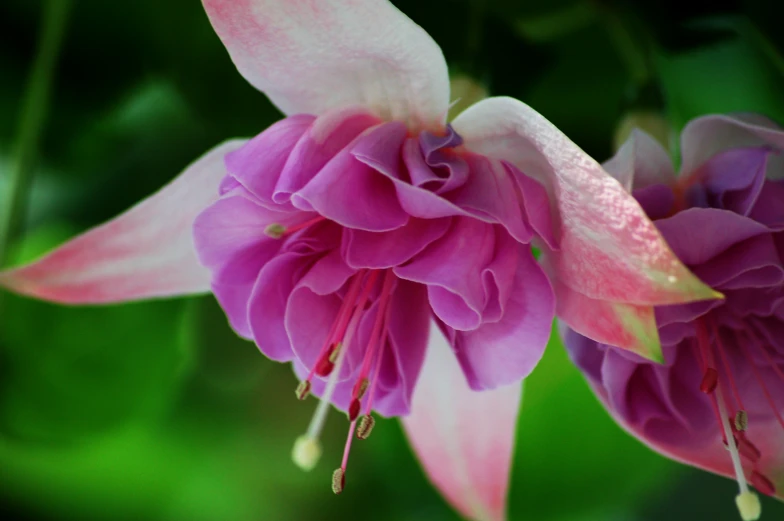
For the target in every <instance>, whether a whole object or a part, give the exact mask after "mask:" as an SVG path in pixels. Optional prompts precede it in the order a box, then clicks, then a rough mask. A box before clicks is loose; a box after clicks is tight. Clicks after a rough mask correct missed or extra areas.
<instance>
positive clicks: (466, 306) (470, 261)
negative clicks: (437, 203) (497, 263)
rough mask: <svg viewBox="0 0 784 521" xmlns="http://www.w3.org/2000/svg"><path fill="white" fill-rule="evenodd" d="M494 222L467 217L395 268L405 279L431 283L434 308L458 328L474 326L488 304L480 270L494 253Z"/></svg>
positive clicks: (429, 289) (430, 293)
mask: <svg viewBox="0 0 784 521" xmlns="http://www.w3.org/2000/svg"><path fill="white" fill-rule="evenodd" d="M495 235H496V234H495V232H494V230H493V225H490V224H486V223H483V222H480V221H477V220H475V219H471V218H467V217H457V218H454V219H452V227H451V228H450V230H449V231H448V232H447V233H446V234H445V235H444V236H443V237H442V238H441V239H439V240H438V241H436V242H434V243H432V244H431V245H430V246H428V247H427V249H425V251H423V252H422V253H421V254H419V255H417V256H416V257H415V258H414V259H413V260H412V261H411V262H410V263H409V264H406V265H405V266H398V267H396V268H395V274H396V275H397V276H398V277H401V278H403V279H407V280H411V281H414V282H419V283H422V284H427V285H428V292H429V297H430V304H431V306H433V311H434V312H435V313H436V315H438V316H439V318H441V320H443V321H444V322H445V323H447V324H448V325H449V326H451V327H454V328H455V329H461V330H465V329H475V328H476V327H477V326H478V325H479V324H480V323H481V314H482V311H483V310H484V307H485V289H484V285H483V281H482V275H481V269H482V268H484V267H485V266H486V265H487V264H488V263H489V262H490V261H491V260H492V258H493V255H494V252H495Z"/></svg>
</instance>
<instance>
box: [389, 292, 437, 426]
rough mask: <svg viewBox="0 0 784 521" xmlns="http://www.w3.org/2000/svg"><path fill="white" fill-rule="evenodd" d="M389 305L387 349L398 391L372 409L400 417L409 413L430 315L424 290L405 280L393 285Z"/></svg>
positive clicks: (422, 357) (427, 332) (423, 359)
mask: <svg viewBox="0 0 784 521" xmlns="http://www.w3.org/2000/svg"><path fill="white" fill-rule="evenodd" d="M390 305H391V306H392V307H391V313H390V315H389V343H388V346H389V348H391V349H392V351H393V353H394V355H395V356H394V360H395V361H396V364H397V366H396V369H397V374H398V377H399V378H400V385H398V386H397V388H398V389H399V390H400V391H399V393H398V395H397V396H396V399H395V400H394V401H392V400H387V402H388V403H385V402H384V401H383V399H382V400H380V401H379V402H377V403H376V406H375V407H376V410H378V411H379V412H380V413H382V414H385V415H387V416H400V415H406V414H408V413H409V411H410V410H411V398H412V395H413V393H414V389H415V386H416V385H417V382H418V381H419V379H420V371H421V370H422V364H423V363H424V361H425V349H426V348H427V346H428V334H429V330H430V322H431V312H430V306H429V305H428V301H427V293H426V291H425V287H424V286H422V285H421V284H414V283H411V282H408V281H405V280H398V281H397V287H396V288H395V292H394V293H393V294H392V301H391V303H390Z"/></svg>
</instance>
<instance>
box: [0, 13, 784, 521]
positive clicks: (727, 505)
mask: <svg viewBox="0 0 784 521" xmlns="http://www.w3.org/2000/svg"><path fill="white" fill-rule="evenodd" d="M394 3H395V4H396V5H398V6H399V7H400V9H402V10H403V11H404V12H405V13H406V14H408V15H409V16H410V17H411V18H413V19H414V20H415V21H416V22H417V23H419V24H420V25H422V26H423V27H424V28H425V29H426V30H427V31H428V32H430V34H431V35H432V36H433V37H434V38H435V40H436V41H437V42H438V43H439V44H440V45H441V46H442V48H443V49H444V52H445V55H446V57H447V60H448V61H449V63H450V67H451V68H452V70H453V72H457V73H461V74H467V75H470V76H472V77H473V78H475V79H476V80H477V81H479V82H481V83H482V84H483V85H484V86H485V87H486V88H487V89H488V90H489V91H490V92H491V93H492V94H505V95H510V96H514V97H517V98H520V99H522V100H523V101H526V102H527V103H529V104H530V105H532V106H533V107H534V108H536V109H537V110H539V111H540V112H541V113H543V114H544V115H545V116H546V117H548V118H549V119H550V120H551V121H553V122H554V123H555V124H556V125H558V126H559V127H560V128H561V129H562V130H563V131H564V132H566V133H567V134H568V135H569V136H570V137H571V138H572V139H573V140H574V141H576V142H577V143H578V144H579V145H580V146H582V147H583V148H584V149H585V150H586V151H588V152H589V153H590V154H592V155H593V156H594V157H595V158H596V159H598V160H604V159H606V158H607V157H609V156H610V154H611V153H612V143H613V136H614V134H615V133H616V129H617V128H618V125H619V123H620V122H621V120H622V119H623V118H624V117H627V116H628V115H629V114H636V113H639V112H640V111H654V112H656V113H660V114H661V115H663V116H664V117H666V118H667V119H668V121H669V123H670V124H671V125H672V126H673V128H674V129H678V128H680V127H681V126H682V125H683V123H684V122H685V121H687V120H688V119H689V118H692V117H695V116H698V115H701V114H705V113H709V112H726V111H734V110H745V111H759V112H762V113H764V114H766V115H768V116H769V117H772V118H774V119H778V120H780V121H784V95H783V93H784V90H782V86H784V59H783V58H782V54H781V50H782V49H784V45H782V44H783V43H784V40H782V36H779V35H780V34H782V33H780V32H777V31H778V29H777V24H776V20H780V19H781V14H782V13H781V9H780V8H777V4H778V3H779V2H776V1H774V0H771V1H751V2H722V1H718V2H710V3H705V4H704V5H703V4H701V3H697V2H689V1H686V0H682V1H680V2H661V1H643V2H637V1H631V0H629V1H628V2H623V1H610V0H608V1H576V0H557V1H548V0H486V1H482V0H473V1H472V0H462V1H461V0H453V1H447V0H443V1H439V0H431V1H427V2H423V1H422V0H401V1H399V2H394ZM51 9H58V10H57V11H55V12H54V15H52V16H50V17H49V22H50V23H54V25H60V26H61V27H62V28H63V31H64V32H63V37H62V42H61V43H59V44H57V45H54V46H53V47H52V49H53V50H55V51H59V55H58V56H57V57H56V60H55V61H54V63H55V65H54V69H53V70H54V71H55V72H56V74H55V77H54V84H53V86H52V91H51V100H50V106H49V110H48V113H47V114H46V116H47V117H46V119H45V121H44V124H43V125H42V127H41V132H40V141H39V143H38V144H37V145H36V146H35V147H31V148H30V149H29V151H30V152H31V154H30V157H31V159H32V161H31V163H30V164H31V166H32V167H33V168H32V170H31V171H32V172H33V173H34V181H33V183H32V185H31V186H30V191H29V198H28V201H29V204H28V205H27V207H26V211H25V212H24V214H23V215H24V219H23V222H22V226H21V227H20V228H19V230H18V233H17V234H15V236H13V237H11V241H10V242H11V244H12V249H11V260H12V261H21V260H23V259H29V258H32V257H33V256H35V255H37V254H40V253H41V252H43V251H45V250H46V249H48V248H50V247H51V246H53V245H55V244H58V243H59V242H61V241H62V240H64V239H66V238H67V237H70V236H72V235H73V234H75V233H78V232H79V231H81V230H84V229H86V228H88V227H89V226H91V225H94V224H96V223H99V222H101V221H103V220H105V219H107V218H109V217H112V216H114V215H116V214H117V213H119V212H121V211H122V210H124V209H126V208H127V207H128V206H130V205H131V204H133V203H134V202H135V201H138V200H139V199H141V198H143V197H144V196H146V195H148V194H150V193H152V192H153V191H155V190H156V189H157V188H158V187H160V186H161V185H163V184H164V183H165V182H166V181H167V180H169V179H170V178H171V177H173V176H174V175H176V174H177V173H178V172H179V171H180V170H181V169H182V168H183V167H184V166H185V165H186V164H188V163H189V162H190V161H191V160H192V159H194V158H195V157H197V156H198V155H200V154H201V153H202V152H203V151H205V150H206V149H207V148H209V147H211V146H213V145H215V144H216V143H218V142H220V141H222V140H224V139H226V138H229V137H235V136H251V135H253V134H255V133H258V132H260V131H261V130H263V129H264V128H265V127H266V126H267V125H269V124H270V123H271V122H273V121H275V120H276V119H278V118H279V117H280V115H279V114H278V113H277V111H276V110H275V109H274V108H273V107H272V106H271V105H270V104H269V102H268V101H267V100H266V99H265V98H264V97H263V96H262V95H260V94H258V93H257V92H255V91H254V90H253V88H252V87H250V86H249V85H248V84H246V83H245V81H244V80H243V79H242V78H241V77H240V76H239V75H238V74H237V72H236V70H235V69H234V67H233V65H232V64H231V62H230V60H229V58H228V55H227V54H226V52H225V50H224V49H223V47H222V45H221V44H220V42H219V40H218V38H217V37H216V36H215V34H214V33H213V31H212V29H211V27H210V25H209V23H208V21H207V18H206V16H205V14H204V12H203V9H202V7H201V4H200V2H198V1H197V0H165V1H162V0H136V1H134V2H107V1H106V0H78V1H77V0H71V1H64V0H51V1H49V2H43V1H32V0H2V2H0V116H2V117H0V197H2V198H1V199H0V200H2V201H6V192H7V191H8V190H9V171H10V165H11V164H12V162H13V161H14V159H15V158H16V157H17V156H18V153H19V148H18V143H19V141H18V136H19V134H20V128H22V129H23V128H24V126H23V124H21V125H20V122H24V121H27V122H29V121H30V120H31V118H35V117H36V115H35V114H32V115H31V114H30V111H29V110H27V109H25V106H24V102H23V100H24V99H25V96H26V93H27V92H29V89H30V88H40V85H37V86H36V85H32V86H31V83H30V75H31V69H32V66H33V65H32V64H33V63H34V60H35V57H36V55H37V50H38V49H39V47H40V46H39V40H40V33H41V27H42V23H43V22H42V20H44V18H45V13H46V12H47V10H49V11H48V12H49V13H50V14H51V13H52V11H51ZM52 49H50V50H52ZM50 54H51V56H50V57H51V58H55V56H54V54H55V53H53V52H52V53H50ZM44 81H45V80H44ZM34 83H35V82H34ZM39 83H40V82H39ZM41 96H42V98H41V99H44V98H46V95H45V92H44V93H43V94H42V95H41ZM33 106H34V108H35V110H40V112H41V114H44V113H45V112H46V111H45V110H41V109H45V108H46V105H45V104H42V103H34V104H33ZM42 121H43V120H42ZM33 130H34V129H33ZM21 132H25V130H21ZM33 134H35V132H33ZM33 141H35V140H33ZM3 204H5V203H3ZM2 299H3V300H2V308H1V310H0V313H1V315H0V514H4V518H6V519H8V518H11V519H19V520H50V519H51V520H55V519H56V520H71V519H75V520H76V519H78V520H87V521H89V520H108V519H111V520H113V521H122V520H125V519H128V520H130V519H134V520H145V521H146V520H150V521H153V520H160V521H213V520H221V521H235V520H236V521H246V520H259V519H263V520H266V521H274V520H287V521H288V520H304V519H325V520H330V519H352V520H353V519H374V520H382V521H383V520H406V521H409V520H410V521H417V520H429V521H430V520H432V521H441V520H445V521H446V520H455V519H457V517H456V515H455V514H454V513H453V512H452V511H451V510H450V509H449V507H448V506H447V505H446V504H445V503H444V502H443V500H442V499H441V498H440V497H439V495H438V494H437V493H436V492H435V490H433V489H432V487H431V486H430V485H429V483H428V482H427V480H426V478H425V477H424V475H423V474H422V472H421V470H420V468H419V466H418V464H417V462H416V461H415V460H414V458H413V456H412V454H411V452H410V449H409V448H408V445H407V443H406V441H405V439H404V437H403V434H402V431H401V429H400V426H399V424H398V422H396V421H381V422H380V424H379V425H378V426H377V427H376V430H375V431H374V434H373V437H372V438H371V440H370V441H369V442H367V443H362V444H361V446H356V447H355V450H354V452H353V453H352V461H351V468H350V470H349V476H348V485H347V488H346V491H345V492H344V494H343V495H342V496H340V497H334V496H333V495H332V492H331V491H330V487H329V482H330V474H331V470H332V468H333V467H334V466H335V465H336V462H337V461H338V458H339V457H340V451H341V450H342V446H343V441H344V438H345V429H346V424H345V421H344V420H343V419H341V418H340V417H339V416H338V415H334V416H333V418H332V420H331V421H330V422H329V423H328V427H327V436H326V438H325V440H324V448H325V456H324V458H323V460H322V463H321V465H320V466H319V467H318V468H317V469H316V470H315V471H313V472H312V473H309V474H307V473H302V472H300V471H299V470H298V469H297V468H295V467H294V465H293V464H292V463H290V460H289V453H290V447H291V444H292V442H293V440H294V439H295V438H296V436H298V435H299V434H300V433H301V432H302V431H303V429H304V428H305V426H306V424H307V421H308V419H309V417H310V415H311V413H312V410H313V406H314V403H315V402H313V401H308V402H305V403H301V402H298V401H296V400H295V399H294V395H293V392H292V391H293V389H294V387H295V385H296V381H295V379H294V376H293V374H292V372H291V370H290V368H289V367H288V366H283V365H278V364H275V363H272V362H269V361H268V360H266V359H264V357H263V356H261V355H260V354H259V352H258V351H257V349H256V348H255V347H254V346H253V345H252V344H250V343H247V342H244V341H242V340H240V339H238V338H237V337H236V336H235V335H234V334H233V333H232V331H231V330H230V329H229V328H228V326H227V324H226V320H225V318H224V316H223V314H222V312H221V310H220V309H219V308H218V306H217V305H216V303H215V301H214V300H213V299H212V298H211V297H203V298H194V299H181V300H171V301H157V302H149V303H140V304H131V305H120V306H109V307H102V308H79V309H74V308H65V307H59V306H53V305H48V304H44V303H40V302H34V301H31V300H27V299H23V298H18V297H15V296H12V295H7V294H6V295H2ZM331 462H332V463H331ZM734 494H735V485H734V483H732V482H731V481H728V480H724V479H721V478H717V477H715V476H712V475H708V474H705V473H701V472H698V471H695V470H692V469H689V468H686V467H683V466H681V465H678V464H676V463H673V462H670V461H668V460H665V459H664V458H662V457H660V456H658V455H656V454H654V453H652V452H651V451H649V450H648V449H646V448H645V447H644V446H643V445H641V444H640V443H639V442H638V441H636V440H634V439H632V438H630V437H628V436H627V435H625V434H624V433H623V432H622V431H621V430H620V428H618V427H617V426H616V425H615V424H614V423H613V422H612V421H611V420H610V419H609V417H608V416H607V414H606V413H605V412H604V410H603V409H602V408H601V407H600V406H599V405H598V403H597V402H596V400H595V399H594V397H593V396H592V395H591V394H590V392H589V391H588V388H587V386H586V384H585V383H584V381H583V379H582V377H581V376H580V375H579V373H578V372H577V371H576V369H574V368H573V367H572V366H571V365H570V364H569V362H568V360H567V358H566V355H565V353H564V351H563V349H562V346H561V345H560V343H559V341H558V340H557V339H553V341H552V343H551V345H550V346H549V348H548V351H547V354H546V356H545V360H544V361H543V363H542V364H541V365H540V366H539V368H537V370H536V371H535V373H534V375H533V376H532V377H531V378H529V381H528V382H527V391H526V396H525V401H524V408H523V413H522V415H521V419H520V422H519V426H518V446H517V453H516V456H515V462H514V473H513V479H512V483H511V490H510V518H511V519H513V520H529V519H530V520H536V521H566V520H575V521H594V520H595V521H660V520H662V519H666V520H667V521H681V520H683V521H685V520H700V521H702V520H708V519H710V520H715V521H722V520H735V519H737V512H736V511H735V508H734ZM764 515H765V516H766V517H764V519H781V518H782V516H784V505H782V504H780V503H776V502H773V501H767V502H766V503H765V506H764Z"/></svg>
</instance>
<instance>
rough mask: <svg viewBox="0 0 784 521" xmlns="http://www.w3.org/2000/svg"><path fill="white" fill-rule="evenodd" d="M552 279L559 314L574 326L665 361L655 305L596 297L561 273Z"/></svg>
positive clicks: (590, 335)
mask: <svg viewBox="0 0 784 521" xmlns="http://www.w3.org/2000/svg"><path fill="white" fill-rule="evenodd" d="M546 265H547V264H546V263H545V266H546ZM550 282H551V284H552V285H553V291H554V292H555V302H556V308H555V314H556V315H557V316H558V318H560V319H561V320H562V321H563V322H564V323H565V324H566V325H568V326H569V327H570V328H572V329H573V330H575V331H577V332H578V333H580V334H581V335H585V336H587V337H588V338H590V339H592V340H594V341H596V342H601V343H602V344H608V345H611V346H618V347H620V348H623V349H626V350H628V351H631V352H633V353H636V354H638V355H640V356H641V357H643V358H647V359H649V360H654V361H656V362H663V361H664V355H663V354H662V349H661V343H660V341H659V330H658V329H657V328H656V318H655V316H654V313H653V307H652V306H635V305H634V304H625V303H622V302H612V301H609V300H597V299H592V298H589V297H586V296H585V295H583V294H582V293H579V292H577V291H574V290H573V289H571V288H569V287H568V286H566V285H565V284H563V283H562V282H561V281H560V280H558V278H557V277H553V276H551V277H550Z"/></svg>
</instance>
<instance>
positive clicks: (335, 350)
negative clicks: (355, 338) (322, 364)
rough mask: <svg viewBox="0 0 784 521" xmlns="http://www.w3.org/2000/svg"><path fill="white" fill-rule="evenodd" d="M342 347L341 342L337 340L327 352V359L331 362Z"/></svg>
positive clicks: (336, 357)
mask: <svg viewBox="0 0 784 521" xmlns="http://www.w3.org/2000/svg"><path fill="white" fill-rule="evenodd" d="M342 348H343V343H342V342H338V343H337V344H335V345H334V346H333V347H332V351H330V352H329V361H330V362H332V363H333V364H334V363H335V361H336V360H337V359H338V355H339V354H340V350H341V349H342Z"/></svg>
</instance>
